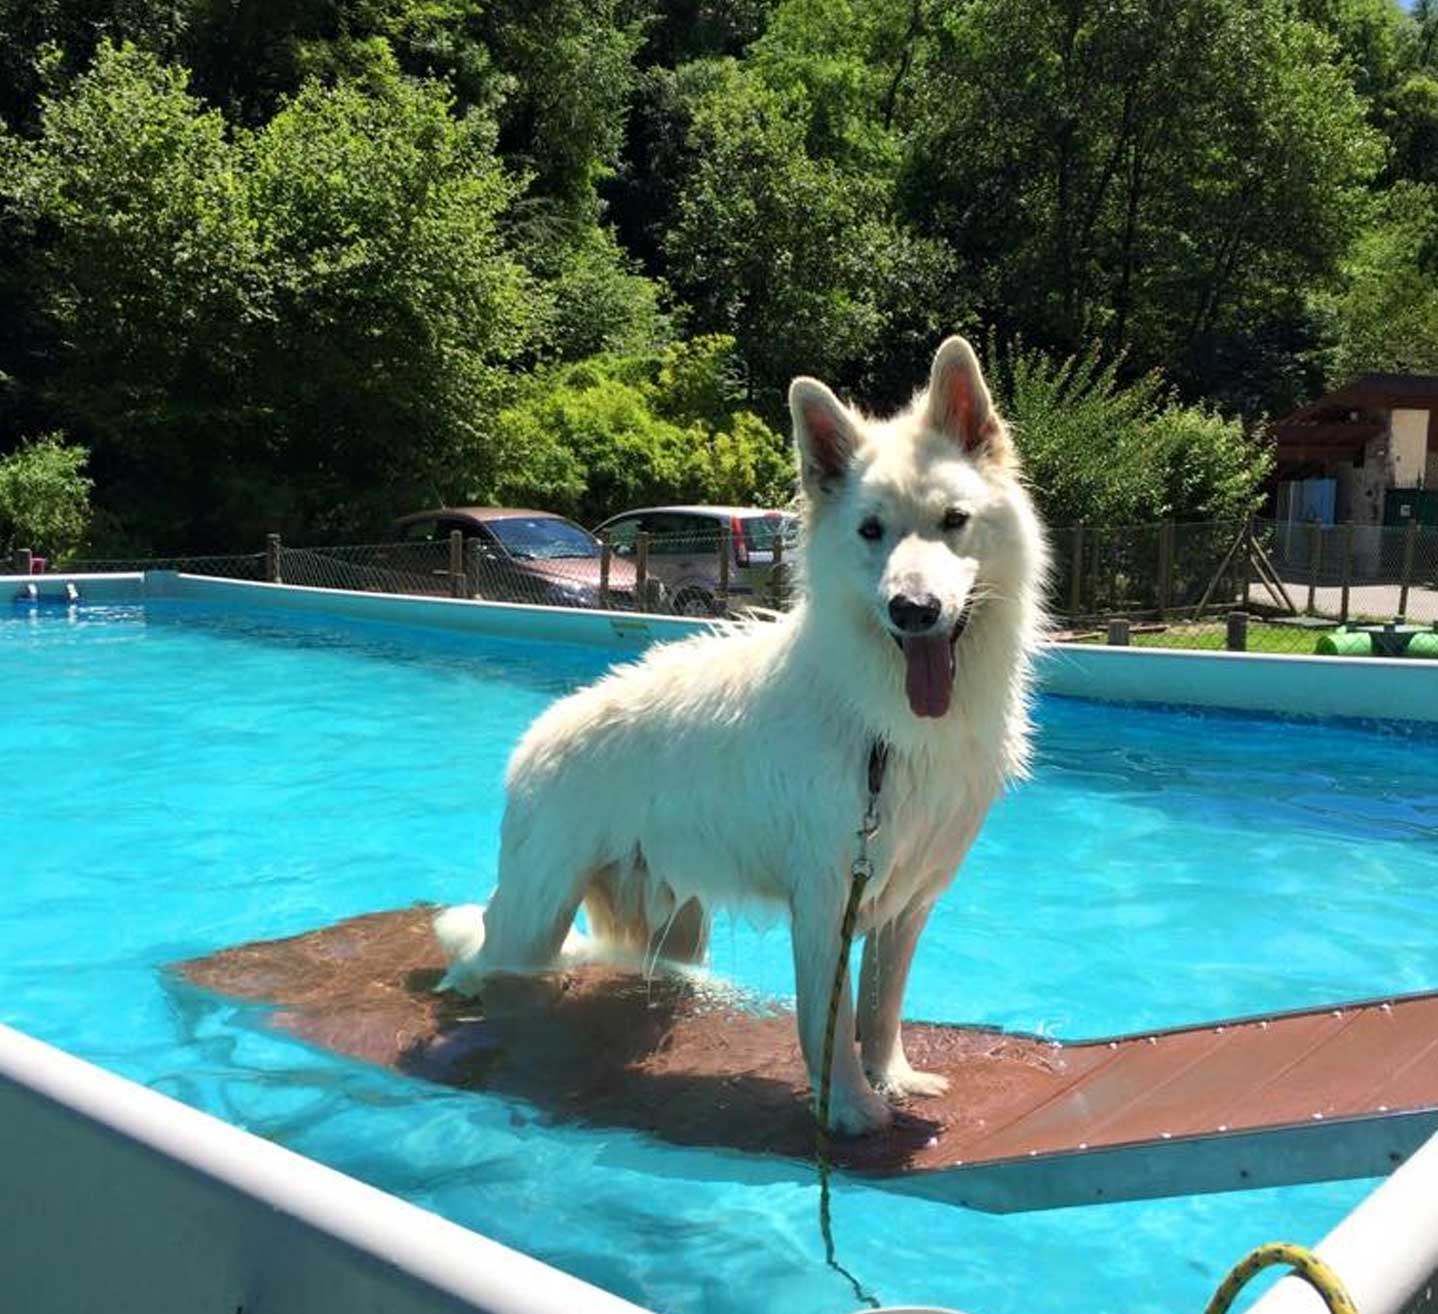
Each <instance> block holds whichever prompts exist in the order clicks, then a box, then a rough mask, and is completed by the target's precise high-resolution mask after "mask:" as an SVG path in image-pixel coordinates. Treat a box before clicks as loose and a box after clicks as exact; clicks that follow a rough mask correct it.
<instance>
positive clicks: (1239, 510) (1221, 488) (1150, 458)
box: [989, 346, 1272, 526]
mask: <svg viewBox="0 0 1438 1314" xmlns="http://www.w3.org/2000/svg"><path fill="white" fill-rule="evenodd" d="M989 354H990V357H991V358H993V357H994V356H995V355H996V354H997V353H996V352H994V351H993V350H992V346H991V350H990V353H989ZM1119 364H1120V362H1119V361H1117V360H1108V361H1105V360H1104V358H1103V356H1102V353H1101V351H1100V349H1099V348H1098V347H1097V346H1093V347H1090V348H1089V349H1088V351H1086V352H1085V353H1083V354H1082V355H1076V356H1070V357H1068V358H1067V359H1063V360H1059V359H1056V358H1054V357H1052V356H1050V355H1048V354H1046V353H1045V352H1042V351H1038V350H1035V349H1032V348H1024V347H1018V348H1016V349H1015V350H1014V351H1012V352H1011V353H1010V354H1009V356H1008V358H1007V360H1006V361H1003V362H1002V363H1001V365H1000V368H999V369H998V370H996V371H994V382H995V384H996V386H997V390H998V394H999V405H1000V409H1001V410H1002V411H1003V412H1004V414H1005V415H1006V416H1007V417H1008V419H1009V421H1010V423H1011V424H1012V425H1013V427H1014V431H1015V437H1016V440H1017V443H1018V448H1019V452H1020V455H1021V456H1022V458H1023V463H1024V472H1025V475H1026V477H1027V478H1028V481H1029V483H1030V484H1031V485H1032V486H1033V490H1034V496H1035V498H1036V500H1037V502H1038V505H1039V510H1040V512H1041V514H1042V515H1043V516H1044V518H1045V520H1046V521H1047V522H1048V523H1049V524H1050V525H1055V526H1057V525H1071V524H1088V525H1135V524H1148V523H1153V522H1156V521H1159V520H1232V519H1236V518H1239V517H1241V516H1243V515H1245V514H1247V513H1248V512H1249V511H1251V510H1253V508H1254V507H1255V506H1256V505H1257V503H1258V501H1259V500H1260V496H1261V495H1260V489H1261V487H1262V484H1263V481H1264V479H1265V477H1266V476H1267V474H1268V471H1269V468H1270V466H1271V462H1272V456H1271V453H1270V452H1269V450H1268V449H1267V448H1266V447H1265V446H1264V445H1262V444H1261V443H1258V442H1256V441H1254V440H1253V439H1251V438H1250V437H1248V436H1247V435H1246V434H1245V433H1244V432H1243V427H1242V425H1241V424H1240V423H1239V422H1238V421H1237V420H1225V419H1224V418H1223V417H1222V416H1220V415H1218V414H1216V413H1214V412H1212V411H1209V410H1206V409H1204V408H1202V407H1196V406H1184V405H1181V404H1180V403H1179V402H1178V401H1177V399H1176V397H1175V395H1174V393H1173V391H1172V390H1171V389H1170V388H1169V387H1168V386H1167V385H1166V384H1165V383H1164V382H1163V379H1162V377H1161V376H1160V375H1159V374H1158V373H1157V372H1151V373H1148V374H1143V375H1140V376H1139V377H1138V378H1136V379H1134V380H1132V381H1131V382H1123V381H1122V380H1121V379H1120V377H1119Z"/></svg>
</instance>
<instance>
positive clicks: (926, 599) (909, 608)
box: [889, 593, 943, 634]
mask: <svg viewBox="0 0 1438 1314" xmlns="http://www.w3.org/2000/svg"><path fill="white" fill-rule="evenodd" d="M942 610H943V607H942V606H940V604H939V600H938V598H936V597H934V596H933V595H932V594H929V593H926V594H924V596H923V597H921V598H910V597H907V596H906V595H905V594H902V593H900V594H899V595H898V597H896V598H890V599H889V619H890V620H892V621H893V622H894V624H895V625H897V626H898V627H899V629H901V630H902V631H903V632H904V633H905V634H922V633H923V632H924V631H925V630H931V629H933V628H934V622H935V621H937V620H938V619H939V613H940V612H941V611H942Z"/></svg>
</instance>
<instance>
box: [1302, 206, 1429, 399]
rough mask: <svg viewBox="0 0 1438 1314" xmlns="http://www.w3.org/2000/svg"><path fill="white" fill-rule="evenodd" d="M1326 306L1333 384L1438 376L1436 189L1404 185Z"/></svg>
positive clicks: (1358, 246) (1359, 246)
mask: <svg viewBox="0 0 1438 1314" xmlns="http://www.w3.org/2000/svg"><path fill="white" fill-rule="evenodd" d="M1345 274H1346V280H1345V286H1344V287H1343V288H1342V289H1341V290H1340V291H1339V292H1338V293H1337V294H1336V295H1334V296H1331V297H1329V298H1327V299H1326V300H1325V301H1324V303H1323V304H1324V308H1325V309H1326V310H1327V312H1328V314H1329V315H1330V316H1331V319H1332V323H1333V338H1334V340H1335V346H1334V350H1333V351H1332V353H1331V355H1330V359H1329V363H1328V374H1329V382H1330V383H1331V384H1332V385H1334V386H1338V385H1340V384H1342V383H1346V382H1347V381H1348V380H1349V379H1351V378H1352V377H1353V376H1354V375H1355V374H1362V373H1365V372H1367V371H1370V370H1377V371H1385V370H1386V371H1393V372H1396V373H1410V372H1411V373H1434V372H1438V187H1435V186H1433V185H1422V184H1416V183H1399V184H1397V185H1396V186H1395V187H1394V188H1393V189H1392V191H1390V192H1389V193H1388V194H1387V196H1386V197H1385V198H1384V203H1383V206H1382V209H1381V211H1380V213H1379V215H1378V219H1377V222H1376V223H1375V225H1374V226H1373V227H1372V228H1370V229H1369V230H1368V231H1367V232H1366V233H1365V234H1364V235H1363V237H1362V238H1360V240H1359V241H1358V242H1357V243H1356V244H1355V246H1354V250H1353V254H1352V256H1351V257H1350V258H1349V260H1348V261H1347V262H1346V264H1345Z"/></svg>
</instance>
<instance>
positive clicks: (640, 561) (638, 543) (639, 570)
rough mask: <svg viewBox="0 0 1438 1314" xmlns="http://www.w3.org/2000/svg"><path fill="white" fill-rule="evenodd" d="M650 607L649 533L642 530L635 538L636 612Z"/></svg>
mask: <svg viewBox="0 0 1438 1314" xmlns="http://www.w3.org/2000/svg"><path fill="white" fill-rule="evenodd" d="M648 607H649V533H648V531H647V530H643V529H641V530H640V531H639V533H638V534H637V535H635V538H634V610H635V611H647V610H648Z"/></svg>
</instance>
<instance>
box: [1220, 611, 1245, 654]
mask: <svg viewBox="0 0 1438 1314" xmlns="http://www.w3.org/2000/svg"><path fill="white" fill-rule="evenodd" d="M1223 646H1224V647H1225V648H1227V649H1228V651H1229V652H1247V651H1248V613H1247V612H1246V611H1231V612H1229V613H1228V627H1227V633H1226V634H1225V635H1224V640H1223Z"/></svg>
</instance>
